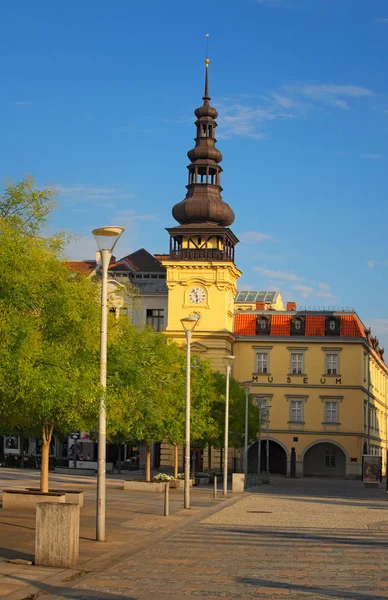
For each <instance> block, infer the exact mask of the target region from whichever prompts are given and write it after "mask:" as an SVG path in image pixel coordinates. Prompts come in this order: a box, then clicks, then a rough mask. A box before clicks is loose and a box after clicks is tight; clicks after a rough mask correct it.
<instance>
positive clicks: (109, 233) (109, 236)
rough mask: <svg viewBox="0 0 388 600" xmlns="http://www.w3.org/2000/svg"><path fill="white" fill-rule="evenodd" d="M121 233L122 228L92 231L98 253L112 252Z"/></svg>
mask: <svg viewBox="0 0 388 600" xmlns="http://www.w3.org/2000/svg"><path fill="white" fill-rule="evenodd" d="M123 232H124V227H99V228H98V229H93V231H92V233H93V236H94V239H95V240H96V242H97V246H98V249H99V250H100V252H101V250H109V252H113V250H114V248H115V246H116V244H117V242H118V241H119V239H120V237H121V236H122V234H123Z"/></svg>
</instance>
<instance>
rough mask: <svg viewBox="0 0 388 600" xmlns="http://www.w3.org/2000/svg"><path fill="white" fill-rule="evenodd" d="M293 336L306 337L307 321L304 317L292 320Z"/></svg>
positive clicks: (291, 329)
mask: <svg viewBox="0 0 388 600" xmlns="http://www.w3.org/2000/svg"><path fill="white" fill-rule="evenodd" d="M290 331H291V335H304V331H305V320H304V318H302V317H294V318H293V319H292V320H291V328H290Z"/></svg>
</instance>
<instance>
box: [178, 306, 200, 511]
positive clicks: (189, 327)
mask: <svg viewBox="0 0 388 600" xmlns="http://www.w3.org/2000/svg"><path fill="white" fill-rule="evenodd" d="M181 323H182V327H183V329H184V330H185V334H186V417H185V485H184V507H185V508H190V380H191V357H190V354H191V353H190V350H191V348H190V346H191V337H192V334H193V331H194V328H195V326H196V324H197V323H198V317H195V316H190V317H184V318H183V319H181Z"/></svg>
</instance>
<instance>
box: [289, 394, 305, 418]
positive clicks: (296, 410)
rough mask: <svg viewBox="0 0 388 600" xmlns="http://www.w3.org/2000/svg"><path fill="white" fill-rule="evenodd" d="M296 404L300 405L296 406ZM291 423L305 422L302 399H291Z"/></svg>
mask: <svg viewBox="0 0 388 600" xmlns="http://www.w3.org/2000/svg"><path fill="white" fill-rule="evenodd" d="M296 404H298V406H294V405H296ZM298 416H299V417H300V418H298ZM290 423H304V401H303V400H302V399H298V398H294V399H292V400H290Z"/></svg>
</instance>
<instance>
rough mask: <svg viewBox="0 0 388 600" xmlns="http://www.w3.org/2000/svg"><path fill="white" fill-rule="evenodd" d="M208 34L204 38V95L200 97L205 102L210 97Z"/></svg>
mask: <svg viewBox="0 0 388 600" xmlns="http://www.w3.org/2000/svg"><path fill="white" fill-rule="evenodd" d="M209 35H210V34H209V33H207V34H206V36H205V40H206V41H205V44H206V52H205V54H206V58H205V65H206V74H205V95H204V96H203V97H202V100H204V101H205V102H209V100H210V96H209V76H208V71H209V68H208V67H209V63H210V58H209Z"/></svg>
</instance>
